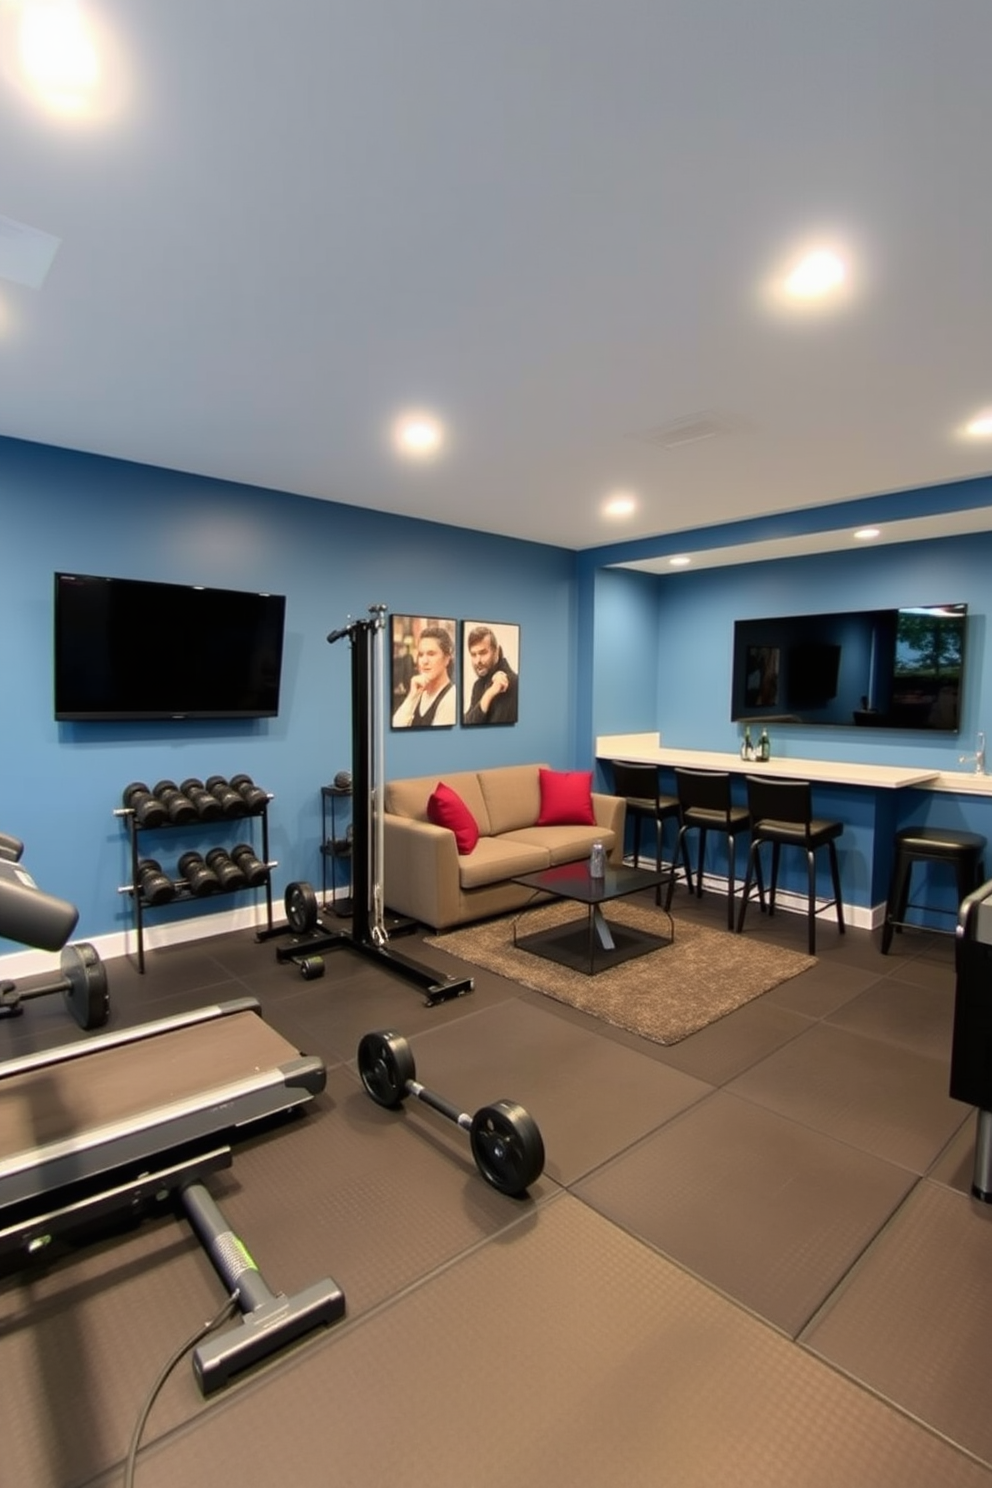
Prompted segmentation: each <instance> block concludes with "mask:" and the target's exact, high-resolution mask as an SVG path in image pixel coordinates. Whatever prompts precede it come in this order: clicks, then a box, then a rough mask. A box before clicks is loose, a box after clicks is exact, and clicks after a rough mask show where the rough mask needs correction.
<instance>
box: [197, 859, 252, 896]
mask: <svg viewBox="0 0 992 1488" xmlns="http://www.w3.org/2000/svg"><path fill="white" fill-rule="evenodd" d="M206 863H207V867H208V868H212V869H213V871H214V872H215V873H216V875H217V877H218V879H219V880H220V886H221V888H222V889H223V890H224V891H225V893H228V894H230V893H233V892H234V890H235V889H243V888H245V887H246V886H247V884H248V880H247V879H246V878H245V876H244V873H243V872H242V871H241V869H240V868H239V867H238V865H237V863H235V862H233V861H232V859H231V856H230V854H229V853H228V851H227V849H226V848H225V847H212V848H211V849H210V851H209V852H208V853H207V856H206Z"/></svg>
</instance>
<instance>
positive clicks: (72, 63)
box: [19, 0, 100, 111]
mask: <svg viewBox="0 0 992 1488" xmlns="http://www.w3.org/2000/svg"><path fill="white" fill-rule="evenodd" d="M19 51H20V62H21V71H22V72H23V74H24V77H25V79H26V80H27V82H28V83H29V85H30V86H31V87H32V88H33V89H34V90H35V91H36V92H37V94H38V95H39V97H41V98H42V99H43V100H44V101H45V102H47V103H50V104H52V105H54V106H55V107H58V108H62V109H65V110H68V111H75V110H77V109H80V108H83V107H85V104H86V99H87V97H88V96H89V95H90V94H91V93H92V92H93V91H94V89H96V88H97V87H98V85H99V82H100V63H99V58H98V56H97V50H96V46H95V44H94V41H93V37H92V35H91V33H90V31H89V29H88V27H87V24H86V21H85V20H84V18H83V16H82V14H81V13H80V8H79V6H78V5H77V4H74V3H73V0H29V3H28V4H26V5H25V6H24V7H23V10H22V12H21V27H20V47H19Z"/></svg>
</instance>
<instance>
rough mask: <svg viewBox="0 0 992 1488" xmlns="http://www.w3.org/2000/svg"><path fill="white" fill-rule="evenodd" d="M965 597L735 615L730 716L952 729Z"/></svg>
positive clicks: (957, 711)
mask: <svg viewBox="0 0 992 1488" xmlns="http://www.w3.org/2000/svg"><path fill="white" fill-rule="evenodd" d="M967 614H968V606H967V605H965V604H945V605H914V606H910V607H907V608H905V609H899V610H854V611H844V612H841V613H837V614H830V615H779V616H776V617H774V618H771V619H764V620H738V621H736V623H735V625H734V656H733V673H732V682H731V706H730V716H731V718H732V719H735V720H749V721H752V722H761V721H764V722H766V723H768V722H772V721H773V720H774V721H775V722H778V723H812V724H844V725H846V726H848V727H856V728H888V729H933V730H938V731H941V732H944V733H957V731H958V729H959V728H960V726H961V702H962V684H963V680H964V653H965V630H966V623H967Z"/></svg>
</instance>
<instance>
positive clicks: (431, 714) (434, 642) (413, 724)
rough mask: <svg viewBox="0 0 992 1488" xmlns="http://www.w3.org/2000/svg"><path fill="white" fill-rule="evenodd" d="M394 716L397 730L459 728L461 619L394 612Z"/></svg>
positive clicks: (391, 624) (391, 619)
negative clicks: (456, 649)
mask: <svg viewBox="0 0 992 1488" xmlns="http://www.w3.org/2000/svg"><path fill="white" fill-rule="evenodd" d="M389 634H390V640H391V642H392V662H391V666H390V674H389V675H390V688H391V691H390V703H389V718H390V723H391V725H392V727H393V728H394V729H415V728H454V726H455V723H456V722H457V718H458V688H457V665H456V663H457V655H456V651H455V646H456V637H457V635H458V622H457V620H449V619H438V618H436V617H431V616H428V615H391V616H390V617H389Z"/></svg>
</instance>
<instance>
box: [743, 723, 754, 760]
mask: <svg viewBox="0 0 992 1488" xmlns="http://www.w3.org/2000/svg"><path fill="white" fill-rule="evenodd" d="M741 759H742V760H748V761H750V760H753V759H754V745H753V744H752V742H751V726H750V724H747V723H746V724H745V725H744V737H743V739H742V740H741Z"/></svg>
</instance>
